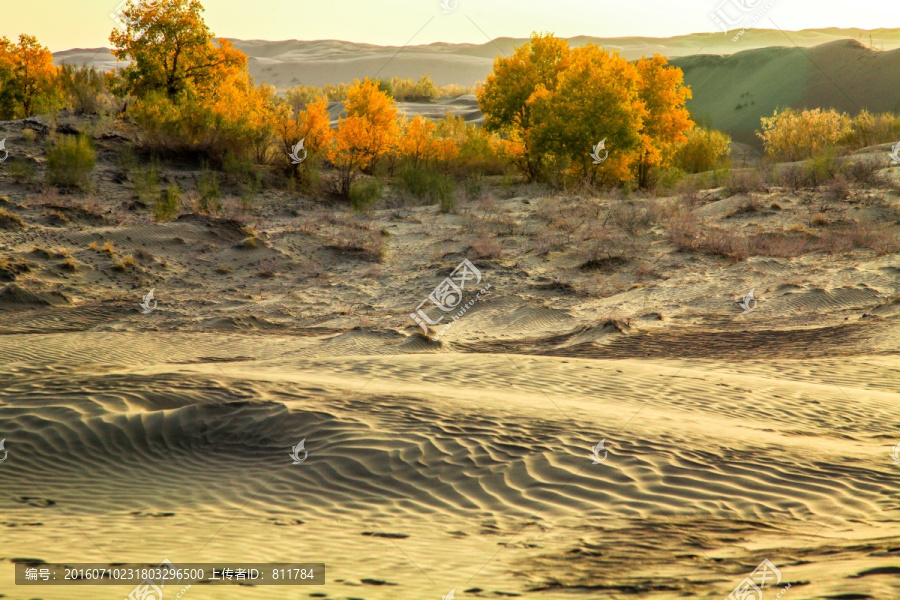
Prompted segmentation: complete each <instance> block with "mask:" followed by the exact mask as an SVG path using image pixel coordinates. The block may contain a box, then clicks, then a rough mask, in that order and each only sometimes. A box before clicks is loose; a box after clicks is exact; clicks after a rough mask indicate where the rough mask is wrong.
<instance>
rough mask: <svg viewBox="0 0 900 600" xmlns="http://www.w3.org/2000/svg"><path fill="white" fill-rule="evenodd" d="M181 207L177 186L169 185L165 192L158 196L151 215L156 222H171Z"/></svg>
mask: <svg viewBox="0 0 900 600" xmlns="http://www.w3.org/2000/svg"><path fill="white" fill-rule="evenodd" d="M180 207H181V190H179V189H178V185H176V184H174V183H173V184H170V185H169V186H168V187H167V188H166V190H165V191H164V192H163V193H161V194H160V195H159V198H157V200H156V206H154V210H153V214H154V216H155V217H156V220H157V221H159V222H161V221H171V220H172V219H174V218H175V217H177V216H178V210H179V208H180Z"/></svg>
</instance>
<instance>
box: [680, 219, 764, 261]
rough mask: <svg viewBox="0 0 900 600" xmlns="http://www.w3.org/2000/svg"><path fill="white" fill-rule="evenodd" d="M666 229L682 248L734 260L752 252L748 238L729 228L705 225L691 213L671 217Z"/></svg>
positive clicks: (743, 257) (741, 258) (742, 258)
mask: <svg viewBox="0 0 900 600" xmlns="http://www.w3.org/2000/svg"><path fill="white" fill-rule="evenodd" d="M666 229H667V230H668V234H669V239H670V240H672V241H673V242H675V244H677V245H678V247H679V248H680V249H681V250H689V251H692V252H706V253H709V254H715V255H717V256H724V257H726V258H727V259H729V260H730V261H733V262H737V261H741V260H744V259H746V258H747V256H749V254H750V244H749V242H748V240H747V239H746V238H744V237H741V236H739V235H737V234H735V233H734V232H732V231H731V230H728V229H723V228H721V227H709V226H705V225H704V224H703V223H701V222H700V221H699V220H698V219H697V218H696V216H695V215H693V214H691V213H682V214H679V215H677V216H675V217H673V218H671V219H669V221H668V222H667V223H666Z"/></svg>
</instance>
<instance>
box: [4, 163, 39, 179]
mask: <svg viewBox="0 0 900 600" xmlns="http://www.w3.org/2000/svg"><path fill="white" fill-rule="evenodd" d="M9 176H10V177H12V180H13V181H15V182H16V183H25V182H28V181H31V180H32V179H34V165H32V163H31V162H29V161H27V160H14V161H12V162H11V163H10V164H9Z"/></svg>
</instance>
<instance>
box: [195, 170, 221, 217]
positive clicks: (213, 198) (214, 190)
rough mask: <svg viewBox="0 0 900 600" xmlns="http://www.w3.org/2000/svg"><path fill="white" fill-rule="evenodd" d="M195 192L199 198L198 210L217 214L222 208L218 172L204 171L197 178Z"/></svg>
mask: <svg viewBox="0 0 900 600" xmlns="http://www.w3.org/2000/svg"><path fill="white" fill-rule="evenodd" d="M197 194H198V195H199V198H200V201H199V206H198V208H199V209H200V212H206V213H211V214H217V213H218V212H219V209H220V208H222V203H221V201H220V199H221V198H222V194H221V192H220V191H219V174H218V173H216V172H215V171H204V172H203V173H202V174H201V175H200V178H199V179H198V180H197Z"/></svg>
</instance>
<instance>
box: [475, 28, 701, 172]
mask: <svg viewBox="0 0 900 600" xmlns="http://www.w3.org/2000/svg"><path fill="white" fill-rule="evenodd" d="M690 95H691V93H690V89H689V88H688V87H686V86H685V85H684V74H683V73H682V71H681V70H680V69H678V68H674V67H671V66H669V65H668V63H667V62H666V60H665V59H664V58H663V57H661V56H658V55H657V56H654V57H653V58H651V59H642V60H640V61H637V62H636V63H634V64H633V63H629V62H628V61H626V60H625V59H624V58H622V57H621V56H619V55H618V53H615V52H609V51H607V50H604V49H603V48H599V47H597V46H594V45H592V44H588V45H586V46H581V47H579V48H574V49H573V48H570V47H569V45H568V43H567V42H566V41H565V40H561V39H558V38H556V37H553V36H552V35H550V34H543V35H538V34H533V35H532V37H531V41H530V42H529V43H527V44H525V45H523V46H521V47H519V48H517V49H516V50H515V52H514V53H513V55H512V56H510V57H508V58H503V57H501V58H498V59H497V60H496V61H495V62H494V70H493V72H492V73H491V74H490V75H489V76H488V78H487V81H486V83H485V85H484V87H483V88H482V89H481V90H480V92H479V94H478V101H479V106H480V107H481V110H482V112H483V113H484V114H485V128H486V129H487V130H488V131H500V132H503V133H504V136H503V138H504V143H505V144H506V145H507V149H508V156H509V157H510V159H511V160H513V161H514V162H515V163H516V164H517V165H518V166H519V167H520V168H521V169H522V171H523V172H524V173H525V174H526V176H528V177H529V178H531V179H533V178H535V177H537V176H538V175H543V176H547V177H551V176H554V175H555V174H563V175H585V176H586V177H587V179H588V180H589V181H591V182H593V181H596V180H598V179H599V180H605V181H620V182H625V181H630V180H632V179H633V178H634V177H635V176H636V177H637V179H638V183H639V184H640V185H642V186H643V185H647V184H648V182H649V179H650V173H651V170H652V169H653V168H655V167H661V166H667V165H668V164H670V161H671V160H672V156H673V155H674V153H675V150H676V149H677V147H678V146H679V145H680V144H682V143H683V142H684V141H685V139H686V138H685V133H686V132H687V131H688V130H690V128H691V126H692V125H693V123H692V122H691V120H690V116H689V114H688V112H687V110H686V108H685V101H686V100H687V99H688V98H690ZM603 140H605V146H606V148H605V149H604V148H599V147H597V144H599V143H600V142H601V141H603ZM594 148H597V149H598V151H597V152H594ZM607 151H608V153H609V154H608V155H607V154H606V152H607ZM592 152H594V156H595V157H596V158H594V157H592V156H591V154H592Z"/></svg>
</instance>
